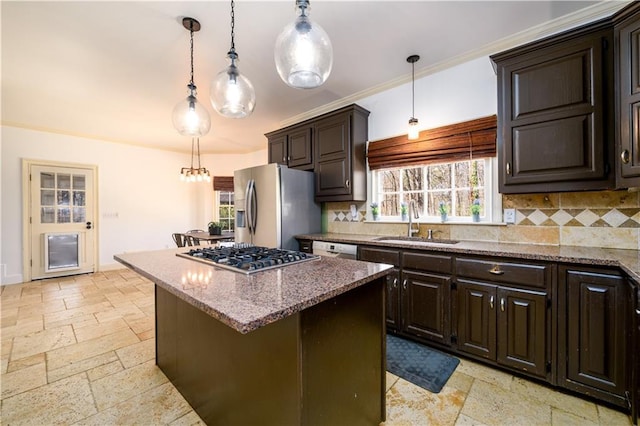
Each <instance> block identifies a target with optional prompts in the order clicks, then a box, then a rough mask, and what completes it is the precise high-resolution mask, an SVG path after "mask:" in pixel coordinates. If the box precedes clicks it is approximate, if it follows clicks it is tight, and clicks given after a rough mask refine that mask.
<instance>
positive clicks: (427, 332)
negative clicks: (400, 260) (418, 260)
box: [402, 270, 451, 345]
mask: <svg viewBox="0 0 640 426" xmlns="http://www.w3.org/2000/svg"><path fill="white" fill-rule="evenodd" d="M450 293H451V278H450V277H447V276H442V275H435V274H427V273H422V272H415V271H411V272H408V271H406V270H403V271H402V323H403V324H402V329H403V331H405V332H407V333H410V334H413V335H416V336H418V337H422V338H426V339H429V340H432V341H435V342H438V343H443V344H446V345H449V343H450V340H451V325H450V315H451V313H450V309H449V303H450V300H451V298H450Z"/></svg>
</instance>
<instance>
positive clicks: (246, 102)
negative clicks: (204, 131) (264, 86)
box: [210, 53, 256, 118]
mask: <svg viewBox="0 0 640 426" xmlns="http://www.w3.org/2000/svg"><path fill="white" fill-rule="evenodd" d="M233 55H235V53H234V54H233ZM233 55H232V53H230V54H229V56H228V57H229V59H230V61H231V64H230V65H229V66H228V67H227V68H225V69H224V70H222V71H220V72H219V73H218V75H216V77H215V78H214V79H213V81H212V82H211V91H210V97H211V105H213V108H214V109H215V110H216V111H217V112H218V114H220V115H222V116H224V117H228V118H244V117H246V116H248V115H250V114H251V113H252V112H253V109H254V108H255V106H256V92H255V90H254V89H253V85H252V84H251V82H250V81H249V79H248V78H246V77H245V76H243V75H242V74H240V71H238V67H237V66H236V60H237V59H236V58H237V55H236V58H233Z"/></svg>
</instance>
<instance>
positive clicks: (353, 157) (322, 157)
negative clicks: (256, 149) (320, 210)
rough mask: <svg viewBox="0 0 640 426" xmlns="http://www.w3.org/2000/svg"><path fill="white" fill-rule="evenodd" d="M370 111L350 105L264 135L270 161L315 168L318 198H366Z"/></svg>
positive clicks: (309, 168) (316, 195)
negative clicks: (366, 155) (366, 152)
mask: <svg viewBox="0 0 640 426" xmlns="http://www.w3.org/2000/svg"><path fill="white" fill-rule="evenodd" d="M368 123H369V111H367V110H366V109H364V108H362V107H360V106H358V105H355V104H353V105H349V106H347V107H344V108H340V109H338V110H336V111H332V112H330V113H327V114H324V115H321V116H319V117H316V118H313V119H310V120H307V121H304V122H302V123H299V124H296V125H294V126H290V127H286V128H284V129H280V130H277V131H275V132H271V133H267V134H266V135H265V136H266V137H267V139H268V143H269V163H280V164H284V165H287V166H289V167H291V168H296V169H303V170H313V171H314V172H315V181H316V184H315V199H316V201H319V202H325V201H365V200H366V199H367V170H366V158H365V149H366V143H367V139H368V135H369V130H368V128H369V125H368Z"/></svg>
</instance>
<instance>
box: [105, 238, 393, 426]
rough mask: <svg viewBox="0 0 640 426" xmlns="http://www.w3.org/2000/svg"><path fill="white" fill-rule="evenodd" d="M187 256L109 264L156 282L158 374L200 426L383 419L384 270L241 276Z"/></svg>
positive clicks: (333, 265) (335, 266)
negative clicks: (204, 425) (198, 419)
mask: <svg viewBox="0 0 640 426" xmlns="http://www.w3.org/2000/svg"><path fill="white" fill-rule="evenodd" d="M182 251H184V249H172V250H162V251H152V252H139V253H126V254H121V255H117V256H115V259H116V260H117V261H119V262H121V263H123V264H124V265H126V266H127V267H129V268H131V269H133V270H135V271H136V272H138V273H140V274H141V275H143V276H145V277H147V278H148V279H150V280H152V281H153V282H154V283H155V303H156V364H157V365H158V366H159V367H160V368H161V369H162V371H163V372H164V373H165V374H166V376H167V377H168V378H169V380H171V382H172V383H173V384H174V385H175V386H176V388H177V389H178V390H179V391H180V393H182V395H183V396H184V397H185V399H186V400H187V401H188V402H189V403H190V404H191V406H192V407H193V408H194V410H195V411H196V412H197V413H198V414H199V415H200V417H201V418H202V419H203V420H204V421H205V422H206V423H207V424H225V425H231V424H238V425H249V424H260V425H267V424H274V425H305V424H314V425H316V424H327V425H329V424H331V425H335V424H349V425H357V424H362V425H372V424H379V423H380V422H381V421H384V420H385V395H384V391H385V360H386V354H385V352H386V348H385V325H384V322H385V319H384V318H385V317H384V303H385V301H384V282H385V276H386V275H387V273H388V272H389V271H390V269H391V267H390V266H389V265H382V264H376V263H368V262H359V261H353V260H344V259H337V258H325V257H323V258H321V259H320V260H313V261H308V262H304V263H300V264H296V265H288V266H284V267H282V268H277V269H271V270H266V271H263V272H257V273H254V274H251V275H245V274H241V273H237V272H232V271H227V270H223V269H219V268H216V267H213V266H209V265H205V264H201V263H198V262H194V261H192V260H189V259H184V258H181V257H177V256H176V254H177V253H180V252H182Z"/></svg>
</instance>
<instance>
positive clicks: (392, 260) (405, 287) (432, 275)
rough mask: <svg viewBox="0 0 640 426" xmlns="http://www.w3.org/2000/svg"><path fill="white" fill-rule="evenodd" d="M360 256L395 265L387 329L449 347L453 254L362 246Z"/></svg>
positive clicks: (389, 277) (389, 286) (390, 280)
mask: <svg viewBox="0 0 640 426" xmlns="http://www.w3.org/2000/svg"><path fill="white" fill-rule="evenodd" d="M358 259H360V260H366V261H369V262H380V263H387V264H392V265H395V266H396V268H394V270H393V271H392V272H391V273H390V274H389V275H387V293H386V296H387V303H386V309H387V313H386V318H387V330H389V331H392V332H395V333H399V334H403V335H410V336H412V337H416V338H418V339H420V340H426V341H430V342H435V343H439V344H442V345H445V346H449V345H450V343H451V308H450V307H451V296H450V293H451V273H452V267H453V259H452V257H451V256H449V255H439V254H431V253H424V252H414V251H400V250H393V249H386V248H378V247H368V246H360V247H359V255H358Z"/></svg>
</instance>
